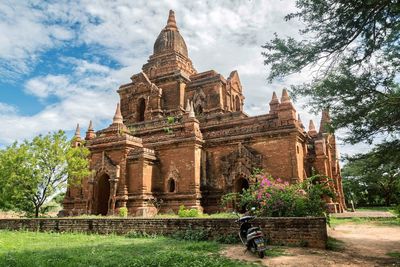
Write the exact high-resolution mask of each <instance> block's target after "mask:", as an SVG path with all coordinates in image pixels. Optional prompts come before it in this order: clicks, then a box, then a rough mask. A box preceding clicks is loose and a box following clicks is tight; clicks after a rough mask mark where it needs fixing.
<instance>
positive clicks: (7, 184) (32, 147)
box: [0, 131, 90, 217]
mask: <svg viewBox="0 0 400 267" xmlns="http://www.w3.org/2000/svg"><path fill="white" fill-rule="evenodd" d="M88 154H89V151H88V149H87V148H84V147H71V142H69V141H68V140H67V137H66V136H65V133H64V132H63V131H58V132H54V133H52V134H50V133H49V134H47V135H39V136H37V137H35V138H34V139H33V140H32V141H24V142H23V143H21V144H18V143H14V144H13V145H11V146H10V147H8V148H6V149H4V150H1V151H0V208H1V209H5V210H20V211H24V212H26V214H28V215H34V216H35V217H38V216H39V213H40V212H41V209H42V208H43V205H44V204H45V203H46V202H47V201H48V200H49V199H50V198H51V197H52V196H54V194H56V193H58V192H61V191H62V190H63V189H65V187H66V185H67V179H68V181H69V182H70V183H80V181H81V179H82V178H83V177H85V176H88V175H89V174H90V172H89V164H88V159H87V157H88ZM68 177H69V178H68Z"/></svg>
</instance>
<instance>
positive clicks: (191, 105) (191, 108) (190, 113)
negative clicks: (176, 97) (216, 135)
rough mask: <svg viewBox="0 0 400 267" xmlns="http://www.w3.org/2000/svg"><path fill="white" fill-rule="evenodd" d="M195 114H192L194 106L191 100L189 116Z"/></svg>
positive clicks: (192, 116)
mask: <svg viewBox="0 0 400 267" xmlns="http://www.w3.org/2000/svg"><path fill="white" fill-rule="evenodd" d="M194 117H195V114H194V106H193V102H191V103H190V111H189V118H194Z"/></svg>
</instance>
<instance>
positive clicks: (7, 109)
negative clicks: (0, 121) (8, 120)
mask: <svg viewBox="0 0 400 267" xmlns="http://www.w3.org/2000/svg"><path fill="white" fill-rule="evenodd" d="M17 110H18V109H17V108H16V107H15V106H12V105H9V104H6V103H1V102H0V115H1V114H14V113H16V112H17Z"/></svg>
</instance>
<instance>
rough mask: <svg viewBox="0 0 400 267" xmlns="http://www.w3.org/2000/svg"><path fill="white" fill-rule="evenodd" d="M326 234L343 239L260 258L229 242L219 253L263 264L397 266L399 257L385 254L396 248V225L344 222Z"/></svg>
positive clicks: (399, 231) (399, 234) (399, 241)
mask: <svg viewBox="0 0 400 267" xmlns="http://www.w3.org/2000/svg"><path fill="white" fill-rule="evenodd" d="M328 234H329V236H330V237H333V238H335V239H338V240H340V241H343V244H342V245H341V248H340V250H338V251H332V250H321V249H310V248H285V249H284V253H285V255H284V256H278V257H272V258H268V257H266V258H264V259H262V260H260V259H258V258H257V257H256V256H255V255H252V254H251V253H249V252H247V253H246V254H245V253H244V250H243V247H242V246H229V247H227V248H226V249H225V250H224V251H223V252H222V254H223V255H224V256H226V257H229V258H234V259H240V260H245V261H252V262H257V263H259V264H260V265H264V266H400V260H399V259H397V260H396V259H395V258H392V257H389V256H387V255H386V253H388V252H394V251H397V252H400V227H396V226H376V225H369V224H350V223H348V224H342V225H339V226H336V228H335V229H334V230H332V229H329V231H328Z"/></svg>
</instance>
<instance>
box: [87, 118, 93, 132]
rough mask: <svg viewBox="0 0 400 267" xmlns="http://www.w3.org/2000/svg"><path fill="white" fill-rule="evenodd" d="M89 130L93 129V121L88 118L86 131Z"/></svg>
mask: <svg viewBox="0 0 400 267" xmlns="http://www.w3.org/2000/svg"><path fill="white" fill-rule="evenodd" d="M89 131H93V122H92V120H90V122H89V127H88V132H89Z"/></svg>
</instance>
